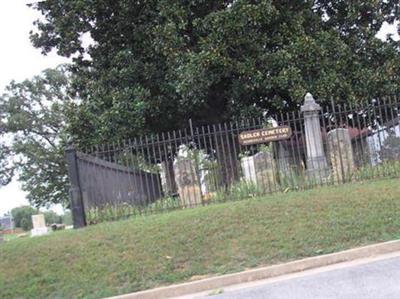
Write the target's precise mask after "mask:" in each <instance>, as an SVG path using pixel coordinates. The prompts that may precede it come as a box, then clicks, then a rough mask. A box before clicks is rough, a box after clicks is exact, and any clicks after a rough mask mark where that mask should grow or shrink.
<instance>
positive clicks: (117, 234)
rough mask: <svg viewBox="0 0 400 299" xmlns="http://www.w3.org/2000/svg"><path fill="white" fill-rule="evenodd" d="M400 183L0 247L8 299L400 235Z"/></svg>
mask: <svg viewBox="0 0 400 299" xmlns="http://www.w3.org/2000/svg"><path fill="white" fill-rule="evenodd" d="M399 197H400V185H399V180H383V181H376V182H368V183H357V184H353V185H344V186H340V187H325V188H320V189H315V190H310V191H306V192H301V193H300V192H298V193H289V194H278V195H274V196H269V197H264V198H261V199H251V200H247V201H240V202H230V203H226V204H218V205H212V206H208V207H201V208H196V209H191V210H184V211H176V212H172V213H168V214H163V215H153V216H148V217H144V218H136V219H131V220H125V221H119V222H113V223H104V224H99V225H96V226H92V227H88V228H86V229H83V230H79V231H64V232H60V233H55V234H52V235H49V236H45V237H40V238H30V239H18V240H13V241H10V242H8V243H6V244H2V245H0V269H1V271H0V298H98V297H104V296H110V295H116V294H121V293H126V292H132V291H137V290H142V289H147V288H152V287H155V286H160V285H166V284H172V283H175V282H181V281H184V280H189V279H193V278H199V275H206V274H222V273H228V272H234V271H239V270H244V269H246V268H250V267H256V266H261V265H270V264H276V263H279V262H284V261H289V260H293V259H298V258H303V257H307V256H313V255H317V254H322V253H329V252H334V251H338V250H342V249H346V248H351V247H355V246H359V245H365V244H369V243H374V242H379V241H385V240H390V239H395V238H398V237H400V217H399V215H400V198H399Z"/></svg>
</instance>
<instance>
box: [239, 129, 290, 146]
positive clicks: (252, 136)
mask: <svg viewBox="0 0 400 299" xmlns="http://www.w3.org/2000/svg"><path fill="white" fill-rule="evenodd" d="M290 136H292V129H291V128H290V127H289V126H281V127H276V128H269V129H259V130H253V131H245V132H242V133H240V134H239V143H240V144H241V145H251V144H259V143H267V142H271V141H279V140H284V139H288V138H290Z"/></svg>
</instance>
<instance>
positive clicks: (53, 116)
mask: <svg viewBox="0 0 400 299" xmlns="http://www.w3.org/2000/svg"><path fill="white" fill-rule="evenodd" d="M68 90H69V80H68V75H67V73H66V72H65V68H64V67H60V68H58V69H54V70H52V69H48V70H45V71H44V72H43V73H42V74H41V75H40V76H36V77H34V78H33V79H32V80H25V81H23V82H21V83H16V82H11V84H10V85H9V86H8V87H7V88H6V93H4V94H3V95H2V96H0V133H1V135H0V138H1V139H0V179H1V183H2V184H3V185H5V184H7V183H8V182H10V180H11V178H12V176H13V175H14V174H15V175H17V177H18V179H19V181H20V182H21V183H22V189H23V190H25V191H27V192H28V195H27V198H28V199H29V201H30V202H31V204H33V205H35V206H45V205H47V204H51V203H63V204H65V205H66V204H67V203H68V188H67V176H66V173H67V170H66V165H65V158H64V148H65V144H66V139H67V134H66V132H65V130H66V129H65V128H66V117H67V115H68V114H69V112H68V111H69V109H72V106H73V105H74V97H73V96H71V95H69V94H68Z"/></svg>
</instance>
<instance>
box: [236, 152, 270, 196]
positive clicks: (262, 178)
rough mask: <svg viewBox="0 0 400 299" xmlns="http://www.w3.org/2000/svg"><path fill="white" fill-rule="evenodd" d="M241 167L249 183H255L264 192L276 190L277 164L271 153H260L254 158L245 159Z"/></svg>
mask: <svg viewBox="0 0 400 299" xmlns="http://www.w3.org/2000/svg"><path fill="white" fill-rule="evenodd" d="M241 167H242V172H243V175H244V178H245V180H246V181H247V182H252V183H254V184H255V185H256V186H257V187H258V188H260V189H261V190H263V191H264V192H270V191H273V190H275V189H276V186H277V185H276V184H277V182H276V170H277V169H276V162H275V159H274V157H273V155H272V153H270V152H259V153H257V154H255V155H254V156H250V157H243V158H242V159H241Z"/></svg>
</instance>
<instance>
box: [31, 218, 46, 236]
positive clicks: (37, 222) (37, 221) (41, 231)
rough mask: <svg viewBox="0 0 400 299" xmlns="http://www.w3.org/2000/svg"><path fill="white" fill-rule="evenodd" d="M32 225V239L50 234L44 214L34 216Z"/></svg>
mask: <svg viewBox="0 0 400 299" xmlns="http://www.w3.org/2000/svg"><path fill="white" fill-rule="evenodd" d="M32 225H33V228H32V230H31V236H32V237H36V236H42V235H46V234H47V233H48V232H49V230H48V228H47V227H46V222H45V220H44V215H43V214H38V215H32Z"/></svg>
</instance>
